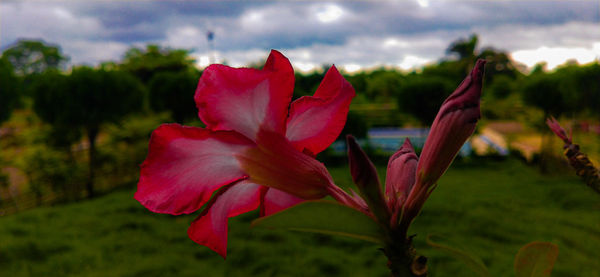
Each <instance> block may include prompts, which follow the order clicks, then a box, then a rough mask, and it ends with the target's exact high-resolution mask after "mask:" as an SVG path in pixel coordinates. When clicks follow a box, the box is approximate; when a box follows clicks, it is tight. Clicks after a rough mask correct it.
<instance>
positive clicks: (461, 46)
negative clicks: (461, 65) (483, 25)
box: [446, 34, 479, 60]
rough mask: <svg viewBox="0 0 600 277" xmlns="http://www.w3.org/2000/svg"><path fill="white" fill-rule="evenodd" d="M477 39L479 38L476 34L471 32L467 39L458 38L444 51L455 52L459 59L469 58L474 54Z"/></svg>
mask: <svg viewBox="0 0 600 277" xmlns="http://www.w3.org/2000/svg"><path fill="white" fill-rule="evenodd" d="M477 41H479V38H478V36H477V35H476V34H472V35H471V36H470V37H469V38H468V39H464V38H460V39H458V40H456V41H454V42H452V43H451V44H450V46H448V49H447V50H446V53H448V54H456V55H458V58H459V59H461V60H463V59H470V58H472V57H474V56H475V47H477Z"/></svg>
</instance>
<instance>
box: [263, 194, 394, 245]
mask: <svg viewBox="0 0 600 277" xmlns="http://www.w3.org/2000/svg"><path fill="white" fill-rule="evenodd" d="M252 226H258V227H265V228H278V229H286V230H294V231H303V232H313V233H323V234H330V235H338V236H346V237H352V238H357V239H361V240H366V241H370V242H375V243H379V244H383V241H384V238H385V232H384V230H383V229H382V228H381V227H380V226H379V224H377V222H375V221H374V220H373V219H372V218H371V217H369V216H367V215H365V214H364V213H362V212H360V211H357V210H355V209H353V208H350V207H348V206H344V205H341V204H339V203H337V202H333V201H327V200H317V201H306V202H303V203H300V204H298V205H296V206H293V207H291V208H288V209H285V210H283V211H281V212H278V213H276V214H273V215H270V216H267V217H263V218H259V219H257V220H255V221H254V222H252Z"/></svg>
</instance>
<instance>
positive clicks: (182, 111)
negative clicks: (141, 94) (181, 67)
mask: <svg viewBox="0 0 600 277" xmlns="http://www.w3.org/2000/svg"><path fill="white" fill-rule="evenodd" d="M198 78H199V76H196V75H195V74H192V73H191V72H188V71H180V72H167V71H165V72H160V73H157V74H155V75H154V77H152V79H151V80H150V84H149V85H148V88H149V100H150V107H151V108H152V109H153V110H154V111H157V112H160V111H169V112H170V113H171V115H172V117H173V119H174V120H175V121H176V122H178V123H183V122H184V120H187V119H190V118H196V117H197V111H198V110H197V108H196V104H195V102H194V93H195V90H196V85H197V83H198Z"/></svg>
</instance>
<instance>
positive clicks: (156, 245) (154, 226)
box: [0, 160, 600, 277]
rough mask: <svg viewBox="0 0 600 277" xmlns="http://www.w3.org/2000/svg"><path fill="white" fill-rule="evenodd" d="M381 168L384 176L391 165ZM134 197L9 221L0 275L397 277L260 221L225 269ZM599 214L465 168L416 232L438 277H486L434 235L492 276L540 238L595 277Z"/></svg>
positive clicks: (526, 172)
mask: <svg viewBox="0 0 600 277" xmlns="http://www.w3.org/2000/svg"><path fill="white" fill-rule="evenodd" d="M380 169H381V170H380V176H385V164H383V166H381V168H380ZM329 171H330V172H331V174H332V176H333V178H334V179H335V181H336V183H337V184H339V185H341V186H343V187H348V186H350V185H351V184H352V179H351V177H350V176H349V175H350V174H349V171H348V168H347V167H329ZM515 180H518V182H517V181H515ZM134 190H135V189H133V188H131V189H125V190H121V191H117V192H115V193H111V194H109V195H106V196H103V197H98V198H97V199H94V200H90V201H81V202H78V203H73V204H67V205H60V206H56V207H43V208H39V209H35V210H31V211H26V212H22V213H19V214H15V215H10V216H3V217H0V238H2V243H0V276H15V277H19V276H48V277H53V276H61V277H67V276H198V275H202V276H211V277H220V276H232V277H237V276H244V277H245V276H249V275H252V276H290V277H293V276H325V275H326V276H344V277H346V276H350V277H352V276H355V277H361V276H378V277H386V276H389V270H388V269H387V267H386V262H387V259H386V258H385V256H384V255H383V254H382V253H381V251H379V250H377V248H376V246H375V245H373V244H372V243H370V242H366V241H362V240H356V239H351V238H342V237H336V236H329V235H322V234H312V233H300V232H289V231H283V230H271V229H265V228H251V227H250V222H251V221H252V220H254V219H255V218H257V217H258V212H256V213H249V214H244V215H241V216H238V217H234V218H231V219H229V236H228V256H227V260H225V261H224V260H223V259H222V258H221V257H220V256H219V255H218V254H216V253H214V252H212V251H211V250H210V249H208V248H207V247H204V246H200V245H197V244H195V243H194V242H193V241H191V240H190V239H189V238H188V237H187V233H186V230H187V228H188V227H189V225H190V222H191V221H192V220H194V218H195V217H196V216H197V214H194V215H187V216H186V215H182V216H177V217H174V216H170V215H160V214H155V213H152V212H150V211H148V210H146V209H145V208H144V207H143V206H142V205H140V204H139V203H138V202H137V201H135V200H134V199H133V197H132V195H133V193H134ZM597 205H598V197H597V195H595V194H590V193H589V189H588V188H586V187H585V186H581V184H580V181H579V180H578V178H577V177H576V176H571V174H567V175H566V176H562V175H554V176H549V177H546V176H541V175H539V173H537V171H536V170H535V169H532V168H529V167H526V166H524V165H522V164H521V163H519V162H517V161H514V160H507V161H504V162H477V163H475V164H461V163H456V162H455V163H454V165H453V166H452V167H451V168H450V169H449V170H448V172H447V173H446V174H445V175H444V177H442V179H440V182H439V186H438V187H437V188H436V190H435V191H434V192H433V194H432V195H431V197H430V199H428V200H427V203H426V204H425V206H424V209H423V211H422V213H421V215H419V217H417V218H416V220H415V222H414V223H413V224H412V226H411V229H410V230H409V234H417V236H416V237H414V239H413V241H414V242H415V244H416V248H417V251H418V252H419V253H420V254H423V255H425V256H427V257H428V267H429V275H430V276H461V277H463V276H464V277H469V276H476V275H474V274H473V272H472V270H470V269H469V268H468V267H466V266H465V265H464V263H462V262H460V261H457V260H455V259H453V258H451V257H448V255H447V254H446V253H443V252H441V251H439V250H437V249H432V248H431V247H429V246H427V245H426V243H425V235H426V234H428V233H432V232H435V233H436V234H439V235H441V236H444V237H451V238H452V240H453V242H455V243H454V244H452V245H461V247H462V246H464V247H465V249H468V250H469V252H470V253H473V254H474V255H476V256H478V257H481V259H482V261H483V263H484V264H485V265H486V266H487V267H488V268H489V271H490V274H491V275H492V276H514V268H513V266H514V257H515V252H516V250H517V249H519V248H520V247H522V246H523V245H524V244H526V243H527V242H530V241H534V240H543V241H551V242H553V243H555V244H557V245H558V246H559V247H560V252H561V254H560V255H559V257H558V260H557V262H556V265H555V267H554V270H553V272H552V276H553V277H562V276H565V277H567V276H574V275H576V276H596V275H597V274H598V272H600V264H599V263H598V259H597V255H596V253H597V251H598V249H600V238H599V237H598V236H597V233H598V222H600V213H598V211H597V210H596V209H594V207H597ZM332 257H333V258H332Z"/></svg>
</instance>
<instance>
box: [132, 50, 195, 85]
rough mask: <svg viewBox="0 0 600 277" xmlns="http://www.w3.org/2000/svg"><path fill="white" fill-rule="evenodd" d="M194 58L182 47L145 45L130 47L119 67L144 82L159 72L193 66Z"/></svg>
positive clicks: (182, 69) (184, 69)
mask: <svg viewBox="0 0 600 277" xmlns="http://www.w3.org/2000/svg"><path fill="white" fill-rule="evenodd" d="M193 65H194V60H193V59H192V58H190V57H189V51H188V50H184V49H169V48H161V47H160V46H158V45H152V44H151V45H147V46H146V49H145V50H143V49H140V48H131V49H129V50H128V51H127V52H126V53H125V58H124V60H123V62H122V64H121V69H123V70H125V71H127V72H129V73H131V74H133V75H134V76H136V77H137V78H139V79H140V80H141V81H142V82H143V83H144V84H148V82H149V81H150V80H151V79H152V77H153V76H154V75H155V74H157V73H159V72H165V71H167V72H180V71H187V70H189V69H191V68H193Z"/></svg>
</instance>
